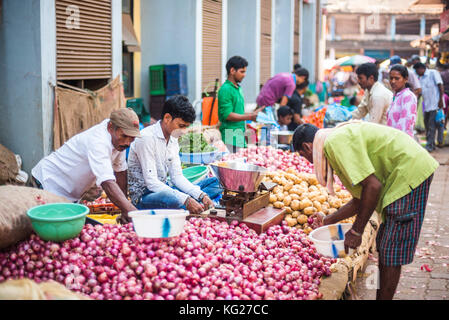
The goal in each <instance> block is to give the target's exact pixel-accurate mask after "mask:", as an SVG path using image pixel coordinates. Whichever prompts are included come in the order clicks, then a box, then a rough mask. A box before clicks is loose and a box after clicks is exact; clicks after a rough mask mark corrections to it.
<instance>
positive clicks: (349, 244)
mask: <svg viewBox="0 0 449 320" xmlns="http://www.w3.org/2000/svg"><path fill="white" fill-rule="evenodd" d="M351 230H352V229H351ZM351 230H349V231H348V232H346V233H345V243H344V245H345V253H346V254H348V253H349V248H351V249H356V248H357V247H358V246H360V245H361V244H362V235H360V236H359V235H356V234H355V233H353V232H352V231H351Z"/></svg>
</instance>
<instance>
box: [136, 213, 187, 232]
mask: <svg viewBox="0 0 449 320" xmlns="http://www.w3.org/2000/svg"><path fill="white" fill-rule="evenodd" d="M188 214H189V213H188V211H186V210H173V209H157V210H138V211H131V212H129V213H128V215H129V217H130V218H131V219H132V221H133V225H134V231H135V232H136V233H137V235H138V236H139V237H142V238H171V237H176V236H179V235H180V234H181V233H182V231H183V230H184V224H185V222H186V217H187V216H188Z"/></svg>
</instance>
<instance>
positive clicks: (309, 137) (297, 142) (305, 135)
mask: <svg viewBox="0 0 449 320" xmlns="http://www.w3.org/2000/svg"><path fill="white" fill-rule="evenodd" d="M318 130H319V129H318V127H316V126H314V125H313V124H310V123H304V124H301V125H299V126H298V127H297V128H296V130H295V132H294V133H293V141H292V144H293V149H294V150H295V151H299V150H301V148H302V144H303V143H304V142H313V139H315V134H316V133H317V131H318Z"/></svg>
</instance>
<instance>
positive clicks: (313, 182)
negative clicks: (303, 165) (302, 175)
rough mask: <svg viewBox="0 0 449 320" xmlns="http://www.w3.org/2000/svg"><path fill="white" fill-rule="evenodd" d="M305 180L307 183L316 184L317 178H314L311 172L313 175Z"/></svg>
mask: <svg viewBox="0 0 449 320" xmlns="http://www.w3.org/2000/svg"><path fill="white" fill-rule="evenodd" d="M307 182H308V183H309V184H312V185H317V184H318V180H317V178H316V176H315V175H314V174H313V175H311V176H310V177H309V178H308V179H307Z"/></svg>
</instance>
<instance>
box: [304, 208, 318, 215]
mask: <svg viewBox="0 0 449 320" xmlns="http://www.w3.org/2000/svg"><path fill="white" fill-rule="evenodd" d="M302 212H303V213H304V214H305V215H308V216H311V215H312V214H314V213H315V212H317V209H316V208H314V207H307V208H305V209H304V210H303V211H302Z"/></svg>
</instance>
